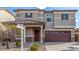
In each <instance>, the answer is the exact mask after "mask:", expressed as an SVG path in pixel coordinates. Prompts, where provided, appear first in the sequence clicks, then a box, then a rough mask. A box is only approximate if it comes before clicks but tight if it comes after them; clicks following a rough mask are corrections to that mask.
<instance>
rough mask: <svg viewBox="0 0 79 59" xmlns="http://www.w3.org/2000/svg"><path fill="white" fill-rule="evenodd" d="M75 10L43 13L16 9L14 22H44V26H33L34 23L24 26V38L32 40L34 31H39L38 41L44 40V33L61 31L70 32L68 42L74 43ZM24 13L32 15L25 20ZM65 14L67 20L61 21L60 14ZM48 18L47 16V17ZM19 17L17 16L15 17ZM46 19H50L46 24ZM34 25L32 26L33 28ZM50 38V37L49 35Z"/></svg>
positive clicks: (38, 10)
mask: <svg viewBox="0 0 79 59" xmlns="http://www.w3.org/2000/svg"><path fill="white" fill-rule="evenodd" d="M76 12H77V10H53V11H45V10H40V9H37V10H32V9H30V10H28V9H17V10H15V14H16V20H18V21H20V20H29V21H30V20H35V21H39V22H44V23H45V25H41V24H39V25H37V24H36V25H35V24H34V23H32V24H28V25H24V26H25V27H26V28H25V30H26V36H25V37H26V38H27V37H29V38H31V39H32V40H34V38H35V32H34V31H35V30H39V31H40V33H39V34H40V36H39V37H40V39H41V40H42V39H43V40H45V32H46V31H52V33H53V32H54V31H63V33H65V32H70V38H71V39H70V41H75V34H74V28H75V19H76V18H75V14H76ZM25 13H32V18H26V17H25ZM64 13H67V14H68V20H62V18H61V14H64ZM48 14H49V15H50V16H47V15H48ZM17 15H19V16H17ZM47 18H51V21H50V22H48V21H47ZM33 25H34V26H33ZM38 27H39V28H40V29H34V28H38ZM67 34H68V33H67ZM51 36H52V35H51Z"/></svg>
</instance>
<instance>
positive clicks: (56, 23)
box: [54, 12, 75, 28]
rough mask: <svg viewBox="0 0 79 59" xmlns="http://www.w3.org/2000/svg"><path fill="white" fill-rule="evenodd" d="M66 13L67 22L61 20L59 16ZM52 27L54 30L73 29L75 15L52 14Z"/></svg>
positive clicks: (71, 13)
mask: <svg viewBox="0 0 79 59" xmlns="http://www.w3.org/2000/svg"><path fill="white" fill-rule="evenodd" d="M63 13H68V15H69V16H68V20H62V18H61V14H63ZM54 27H55V28H75V13H74V12H54Z"/></svg>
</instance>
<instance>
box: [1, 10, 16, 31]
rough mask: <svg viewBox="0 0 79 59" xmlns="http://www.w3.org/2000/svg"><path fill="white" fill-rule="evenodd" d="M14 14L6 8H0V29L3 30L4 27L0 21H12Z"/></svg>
mask: <svg viewBox="0 0 79 59" xmlns="http://www.w3.org/2000/svg"><path fill="white" fill-rule="evenodd" d="M13 20H15V16H14V15H13V14H12V13H11V12H9V11H8V10H6V9H0V29H3V30H5V29H6V27H5V26H4V25H2V24H1V22H6V21H13Z"/></svg>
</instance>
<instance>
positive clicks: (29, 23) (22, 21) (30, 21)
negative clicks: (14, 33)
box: [2, 19, 45, 25]
mask: <svg viewBox="0 0 79 59" xmlns="http://www.w3.org/2000/svg"><path fill="white" fill-rule="evenodd" d="M2 24H15V25H17V24H24V25H45V22H42V21H37V20H30V19H28V20H14V21H6V22H2Z"/></svg>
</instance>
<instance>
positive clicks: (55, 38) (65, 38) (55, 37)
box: [45, 31, 71, 42]
mask: <svg viewBox="0 0 79 59" xmlns="http://www.w3.org/2000/svg"><path fill="white" fill-rule="evenodd" d="M70 40H71V32H70V31H50V32H49V31H47V32H45V41H47V42H69V41H70Z"/></svg>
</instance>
